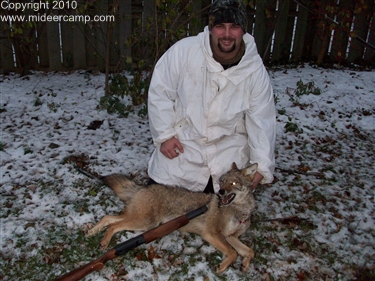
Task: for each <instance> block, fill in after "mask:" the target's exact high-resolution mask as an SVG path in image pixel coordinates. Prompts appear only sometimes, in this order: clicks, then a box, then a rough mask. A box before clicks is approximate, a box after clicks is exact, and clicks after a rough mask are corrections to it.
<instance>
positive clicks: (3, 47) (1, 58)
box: [0, 22, 15, 73]
mask: <svg viewBox="0 0 375 281" xmlns="http://www.w3.org/2000/svg"><path fill="white" fill-rule="evenodd" d="M5 25H6V24H5V23H4V22H0V32H1V33H0V38H1V39H0V73H7V72H11V71H14V70H15V67H14V61H13V51H12V44H11V42H10V40H9V39H8V35H7V33H6V32H5ZM3 30H4V32H3Z"/></svg>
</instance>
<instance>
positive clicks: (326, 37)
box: [313, 0, 336, 64]
mask: <svg viewBox="0 0 375 281" xmlns="http://www.w3.org/2000/svg"><path fill="white" fill-rule="evenodd" d="M335 6H336V4H335V2H334V0H324V1H321V5H320V9H319V10H318V12H319V19H318V29H317V33H316V36H315V40H314V45H313V58H315V59H314V60H315V61H316V62H317V64H321V63H322V61H323V60H324V59H325V58H326V57H327V54H328V49H329V43H330V39H331V32H332V28H333V25H332V22H330V21H329V20H327V19H326V18H325V17H326V16H328V17H329V18H333V17H334V14H333V13H334V7H335Z"/></svg>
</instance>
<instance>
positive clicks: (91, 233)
mask: <svg viewBox="0 0 375 281" xmlns="http://www.w3.org/2000/svg"><path fill="white" fill-rule="evenodd" d="M94 234H96V231H95V229H94V228H91V229H89V230H88V231H87V232H86V235H85V237H90V236H92V235H94Z"/></svg>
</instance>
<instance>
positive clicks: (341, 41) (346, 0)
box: [330, 0, 355, 63]
mask: <svg viewBox="0 0 375 281" xmlns="http://www.w3.org/2000/svg"><path fill="white" fill-rule="evenodd" d="M354 5H355V3H354V1H352V0H341V1H340V3H339V6H338V11H339V12H338V14H337V19H336V21H337V23H338V25H337V26H335V29H334V37H333V39H332V49H331V54H330V57H331V61H333V62H338V63H342V62H344V60H345V58H346V50H347V48H348V42H349V35H348V34H349V32H350V25H351V22H352V20H353V11H354Z"/></svg>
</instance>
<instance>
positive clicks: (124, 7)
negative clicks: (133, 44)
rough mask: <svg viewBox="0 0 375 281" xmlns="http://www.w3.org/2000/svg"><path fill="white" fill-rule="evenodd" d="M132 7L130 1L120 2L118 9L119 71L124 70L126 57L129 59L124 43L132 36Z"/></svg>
mask: <svg viewBox="0 0 375 281" xmlns="http://www.w3.org/2000/svg"><path fill="white" fill-rule="evenodd" d="M131 17H132V5H131V0H126V1H121V2H120V7H119V18H120V23H119V39H118V40H119V49H120V56H121V65H120V67H121V69H125V68H126V57H127V56H129V57H131V48H129V47H127V46H126V45H125V41H126V40H127V38H129V37H130V36H131V34H132V21H131Z"/></svg>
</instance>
